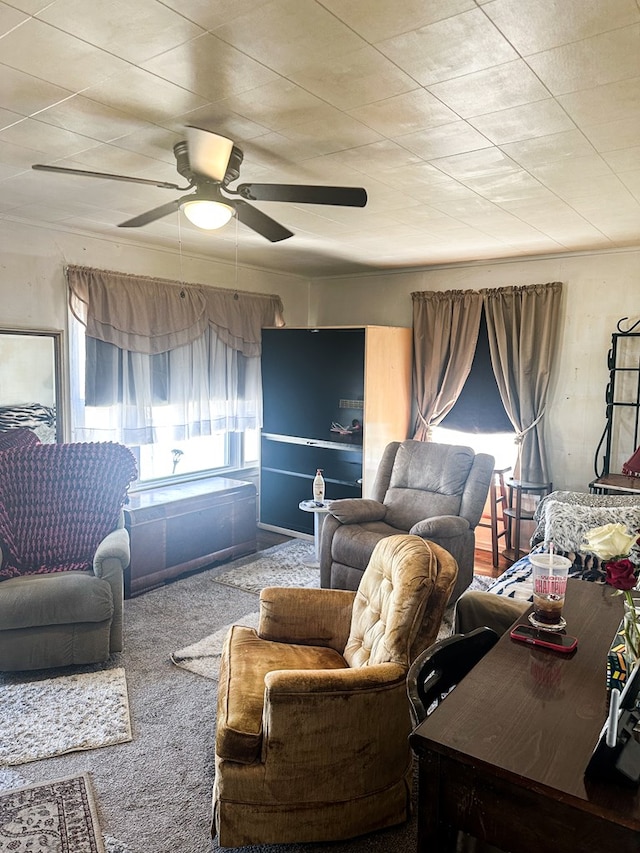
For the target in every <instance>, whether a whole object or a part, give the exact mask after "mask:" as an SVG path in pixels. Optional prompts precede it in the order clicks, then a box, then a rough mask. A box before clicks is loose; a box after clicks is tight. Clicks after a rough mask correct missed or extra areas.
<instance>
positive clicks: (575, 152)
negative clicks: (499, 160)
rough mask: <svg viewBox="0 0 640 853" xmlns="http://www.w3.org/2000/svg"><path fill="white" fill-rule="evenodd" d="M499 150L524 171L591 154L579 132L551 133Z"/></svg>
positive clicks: (506, 145) (587, 142)
mask: <svg viewBox="0 0 640 853" xmlns="http://www.w3.org/2000/svg"><path fill="white" fill-rule="evenodd" d="M500 148H501V149H502V151H504V153H505V154H506V155H507V156H508V157H511V159H512V160H515V162H516V163H519V164H520V165H521V166H523V167H524V168H525V169H532V168H535V167H536V166H541V165H543V164H544V163H555V162H558V161H559V160H568V159H570V158H574V157H589V156H591V155H592V154H593V146H592V145H591V144H590V143H589V141H588V140H587V139H585V137H584V135H583V134H582V133H580V131H579V130H568V131H565V132H564V133H553V134H551V135H550V136H541V137H539V138H538V139H526V140H524V141H522V142H510V143H507V144H505V145H501V146H500Z"/></svg>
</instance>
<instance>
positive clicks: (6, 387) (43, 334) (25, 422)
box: [0, 329, 63, 444]
mask: <svg viewBox="0 0 640 853" xmlns="http://www.w3.org/2000/svg"><path fill="white" fill-rule="evenodd" d="M61 336H62V333H61V332H47V331H33V330H22V329H0V430H6V429H14V428H16V427H28V428H29V429H31V430H33V432H35V434H36V435H37V436H38V438H39V439H40V441H42V442H43V443H45V444H51V443H54V442H56V441H62V440H63V438H62V436H63V432H62V417H61V416H62V405H61V402H62V401H61V395H60V353H61Z"/></svg>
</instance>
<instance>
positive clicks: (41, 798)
mask: <svg viewBox="0 0 640 853" xmlns="http://www.w3.org/2000/svg"><path fill="white" fill-rule="evenodd" d="M0 850H2V851H4V850H6V851H10V853H104V850H105V848H104V845H103V842H102V837H101V834H100V829H99V826H98V818H97V812H96V807H95V803H94V800H93V796H92V793H91V786H90V783H89V778H88V776H87V774H83V775H81V776H76V777H72V778H69V779H58V780H56V781H53V782H46V783H44V784H42V783H41V784H39V785H29V786H27V787H23V788H17V789H14V790H12V791H8V792H6V793H4V794H0Z"/></svg>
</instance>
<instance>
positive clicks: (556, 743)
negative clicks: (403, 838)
mask: <svg viewBox="0 0 640 853" xmlns="http://www.w3.org/2000/svg"><path fill="white" fill-rule="evenodd" d="M612 592H613V590H612V589H611V587H609V586H604V585H600V584H594V583H588V582H585V581H580V580H569V582H568V586H567V594H566V601H565V608H564V615H565V618H566V620H567V628H566V632H567V633H568V634H573V635H575V636H577V637H578V647H577V649H576V650H575V652H573V653H571V654H570V655H561V654H559V653H556V652H553V651H546V650H544V649H539V648H535V647H532V646H529V645H525V644H521V643H516V642H514V641H513V640H511V639H510V638H509V636H508V633H507V634H505V635H504V636H503V637H502V638H501V639H500V641H499V642H498V643H497V645H496V646H495V647H494V648H493V649H492V650H491V651H490V652H489V653H488V654H487V655H486V656H485V657H484V658H483V659H482V660H481V661H480V663H479V664H478V665H477V666H476V667H475V668H474V669H473V670H472V671H471V672H470V673H469V674H468V675H467V676H466V677H465V679H464V681H462V682H461V683H460V684H459V685H458V686H457V687H456V688H455V690H454V691H453V692H452V693H451V694H450V695H449V696H447V698H446V699H445V700H444V701H443V702H442V703H441V705H440V706H439V707H438V708H437V709H436V710H435V712H434V713H433V714H432V715H431V716H429V717H428V718H427V719H426V720H425V721H424V722H423V723H422V724H421V725H420V726H418V728H417V729H416V731H415V732H414V734H413V735H412V737H411V742H412V745H413V747H414V748H415V749H416V751H417V752H418V754H419V756H420V759H421V772H420V781H421V792H420V801H419V811H420V809H422V810H423V812H428V813H424V814H423V816H422V818H423V819H422V820H420V819H419V825H420V826H421V829H420V835H421V837H422V839H423V841H424V839H425V838H426V837H431V836H432V833H433V832H435V829H434V826H435V823H438V822H440V824H443V823H444V824H447V823H448V824H449V825H450V826H451V825H456V826H457V827H458V828H461V829H466V830H467V831H469V832H472V834H474V835H477V836H478V837H483V838H484V840H487V841H490V842H491V843H494V844H500V842H502V843H503V844H504V843H505V842H508V841H509V842H510V843H511V845H512V846H511V847H507V848H506V849H510V850H511V851H512V853H521V851H523V853H525V851H527V850H535V849H536V845H537V849H538V850H542V849H546V850H552V849H553V850H555V849H557V850H558V851H562V853H564V851H566V850H574V849H575V850H583V849H584V850H589V851H590V850H596V849H598V850H608V849H611V850H614V849H615V850H619V851H622V850H624V851H626V850H634V851H635V853H638V851H640V836H637V835H636V838H635V842H633V844H632V846H625V844H626V843H627V842H626V841H625V842H624V843H622V846H621V847H619V848H618V847H611V848H609V847H608V846H607V847H600V848H598V847H597V846H596V847H594V846H593V843H594V836H593V834H591V836H590V837H589V838H584V839H582V840H581V839H580V836H581V833H582V832H583V831H584V832H586V833H593V832H594V830H593V826H592V825H591V822H590V821H589V820H586V821H585V819H584V816H585V815H590V816H592V817H593V818H594V819H595V820H596V822H600V823H602V827H601V831H602V838H604V837H607V838H610V839H611V841H612V842H613V840H614V839H615V838H617V836H618V831H619V830H622V836H625V835H627V834H628V832H627V831H628V830H631V831H632V833H633V834H635V833H637V832H639V831H640V796H639V795H638V792H637V791H636V790H635V789H631V790H630V789H628V788H624V787H621V786H619V785H616V784H612V783H603V782H591V781H585V778H584V770H585V767H586V766H587V764H588V762H589V758H590V757H591V754H592V751H593V749H594V747H595V745H596V743H597V741H598V737H599V735H600V732H601V730H602V727H603V724H604V722H605V720H606V717H607V710H608V692H607V687H606V658H607V651H608V648H609V645H610V643H611V641H612V639H613V637H614V634H615V632H616V629H617V627H618V625H619V624H620V620H621V618H622V612H623V603H622V598H621V597H620V596H614V595H612ZM519 621H523V622H526V617H524V618H523V619H522V620H519ZM434 773H437V774H438V776H439V777H440V778H439V780H437V781H434V780H433V779H432V778H430V777H431V776H432V775H433V774H434ZM427 789H428V790H427ZM487 792H490V793H487ZM423 796H425V797H429V798H434V797H435V798H436V799H437V801H438V803H439V807H438V808H439V811H438V813H437V814H436V808H435V807H433V808H430V809H425V808H424V803H423V800H422V798H423ZM465 798H466V799H465ZM454 800H457V801H458V802H453V801H454ZM474 804H475V805H476V806H477V805H478V804H481V808H480V809H478V808H474ZM494 804H495V808H494ZM519 809H521V811H520V812H519V811H518V810H519ZM478 811H480V812H481V813H480V814H478V813H477V812H478ZM505 812H509V815H508V816H505ZM581 813H582V817H578V816H579V815H580V814H581ZM534 815H537V817H538V818H542V817H543V815H547V819H548V821H549V822H548V825H547V827H546V831H552V832H553V833H554V837H555V838H557V837H558V836H557V833H558V832H559V831H561V830H562V826H563V823H564V824H566V823H567V822H568V821H571V824H572V826H571V832H570V833H568V837H570V839H573V841H574V842H575V841H576V839H577V842H576V843H574V845H573V846H571V843H568V842H563V846H558V847H555V846H554V847H546V848H545V847H544V846H542V847H540V844H543V845H544V837H545V836H544V832H543V830H540V832H542V833H543V834H542V835H540V834H539V832H538V830H536V831H531V822H532V820H533V817H534ZM563 815H564V817H563ZM523 821H524V826H527V825H528V826H529V831H528V833H527V836H528V837H527V838H526V839H525V838H520V836H519V835H518V831H517V827H518V826H519V825H520V826H522V825H523ZM609 824H610V826H609ZM441 829H442V827H441ZM474 829H475V830H476V831H473V830H474ZM514 833H515V834H516V835H517V836H518V837H516V838H513V837H512V836H513V834H514ZM522 834H523V835H524V833H522ZM534 837H535V840H532V838H534ZM563 837H564V834H563ZM629 838H631V836H629ZM628 843H630V844H631V843H632V842H631V841H629V842H628ZM581 844H583V846H580V845H581ZM567 845H568V846H567ZM633 845H635V846H633ZM442 849H443V850H444V849H447V848H446V846H442Z"/></svg>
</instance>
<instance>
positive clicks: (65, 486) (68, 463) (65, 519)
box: [0, 442, 136, 672]
mask: <svg viewBox="0 0 640 853" xmlns="http://www.w3.org/2000/svg"><path fill="white" fill-rule="evenodd" d="M3 446H4V445H3ZM135 475H136V464H135V459H134V457H133V455H132V453H131V451H130V450H128V449H127V448H126V447H124V446H123V445H120V444H114V443H111V442H96V443H89V442H87V443H75V444H73V443H71V444H40V443H39V442H38V443H36V444H35V445H31V446H27V445H23V446H16V444H15V443H14V444H13V446H11V447H10V448H9V449H4V450H0V671H3V672H8V671H13V670H32V669H45V668H49V667H59V666H70V665H75V664H87V663H95V662H100V661H104V660H107V658H108V657H109V655H110V654H112V653H113V652H118V651H121V650H122V637H123V624H122V622H123V588H124V570H125V569H126V568H127V566H128V565H129V534H128V533H127V531H126V529H125V528H124V523H123V522H124V516H123V512H122V507H123V504H124V501H125V498H126V494H127V489H128V487H129V483H130V482H131V481H132V480H133V479H134V477H135Z"/></svg>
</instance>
